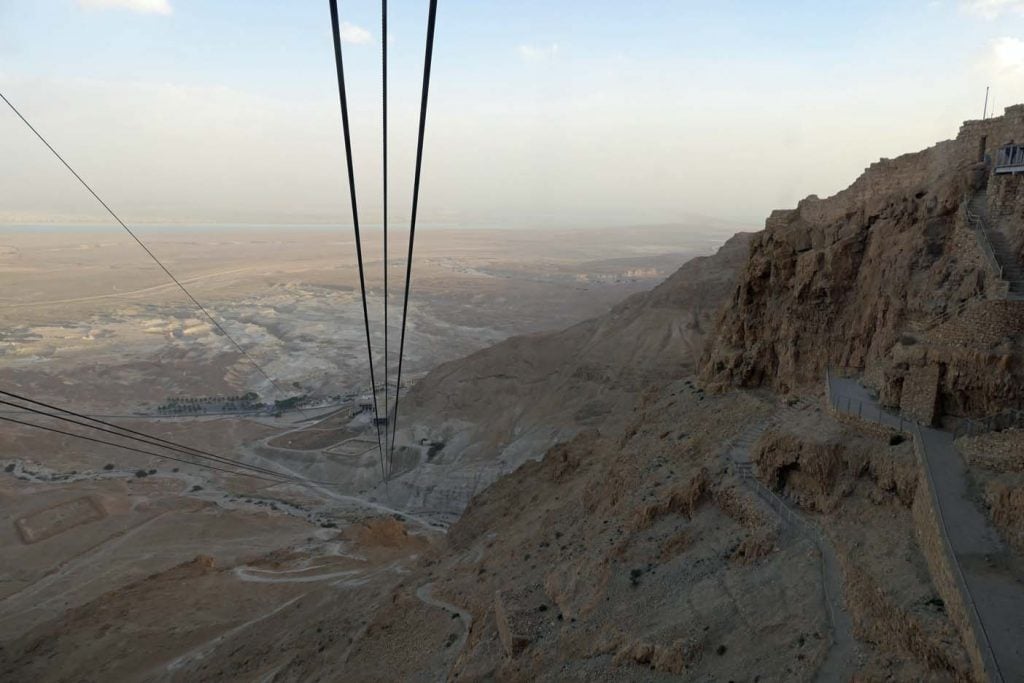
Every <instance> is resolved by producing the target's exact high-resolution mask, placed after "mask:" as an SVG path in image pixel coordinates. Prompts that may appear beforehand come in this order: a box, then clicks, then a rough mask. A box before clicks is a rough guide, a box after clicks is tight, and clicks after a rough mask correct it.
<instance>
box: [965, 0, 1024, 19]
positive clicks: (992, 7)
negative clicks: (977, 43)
mask: <svg viewBox="0 0 1024 683" xmlns="http://www.w3.org/2000/svg"><path fill="white" fill-rule="evenodd" d="M960 6H961V7H963V8H964V9H965V10H967V11H968V12H970V13H971V14H977V15H978V16H981V17H984V18H985V19H995V18H997V17H999V16H1000V15H1001V14H1003V13H1004V12H1014V13H1016V14H1024V0H961V2H960Z"/></svg>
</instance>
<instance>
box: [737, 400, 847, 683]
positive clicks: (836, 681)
mask: <svg viewBox="0 0 1024 683" xmlns="http://www.w3.org/2000/svg"><path fill="white" fill-rule="evenodd" d="M784 414H785V411H782V414H780V413H776V414H775V415H773V416H772V417H770V418H768V419H767V420H764V421H763V422H759V423H757V424H754V425H752V426H751V427H748V428H747V429H746V431H744V432H743V433H742V434H740V436H739V437H737V439H736V440H735V441H733V442H732V444H730V446H729V448H728V449H727V451H726V457H727V458H728V459H730V460H731V461H732V462H733V463H734V464H735V466H736V471H737V473H738V474H739V475H740V479H741V481H742V482H743V483H744V484H746V486H747V487H749V488H750V489H751V490H753V491H754V493H756V494H757V495H758V496H759V497H760V498H761V499H762V500H764V501H765V502H766V503H767V504H768V505H769V506H770V507H771V508H772V509H773V510H774V511H775V512H776V514H778V516H779V518H780V519H781V520H782V522H783V524H785V525H786V526H788V527H789V528H791V529H793V530H794V531H796V532H797V533H798V534H800V535H801V536H803V537H804V538H805V539H806V540H807V541H808V542H810V543H811V544H812V545H813V546H814V547H815V548H817V550H818V552H819V553H820V557H821V588H822V597H823V600H824V603H825V609H826V611H827V613H828V621H829V626H831V630H832V646H831V647H830V648H829V650H828V652H827V654H826V655H825V660H824V661H823V662H822V664H821V666H820V667H819V668H818V671H817V675H816V676H815V679H816V680H818V681H821V682H823V683H844V682H845V681H849V680H851V679H852V678H853V675H854V673H855V672H856V666H855V657H856V652H857V640H856V639H855V638H854V637H853V622H852V620H851V619H850V615H849V614H848V613H847V611H846V606H845V605H844V603H843V576H842V571H841V570H840V566H839V558H838V557H837V556H836V553H835V550H834V549H833V547H832V544H831V543H829V542H828V540H827V539H826V538H825V536H824V535H823V534H822V533H821V531H820V530H819V529H818V528H817V526H815V525H814V524H813V523H812V522H810V521H809V520H807V519H805V518H804V517H803V516H802V515H801V514H800V513H799V512H797V511H796V510H794V509H793V508H792V507H791V506H789V505H787V504H786V502H785V501H783V500H782V499H781V498H779V496H778V495H776V494H775V492H774V491H772V490H770V489H769V488H768V487H766V486H765V485H764V484H762V483H761V482H760V480H758V479H757V477H755V476H754V475H753V471H752V467H753V463H752V462H751V457H750V451H751V448H753V446H754V444H755V443H756V442H757V440H758V438H759V437H760V436H761V434H763V433H764V432H765V431H767V430H768V429H769V428H771V427H773V426H775V425H778V424H779V423H780V422H782V421H783V420H784Z"/></svg>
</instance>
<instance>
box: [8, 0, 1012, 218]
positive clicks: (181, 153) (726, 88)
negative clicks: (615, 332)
mask: <svg viewBox="0 0 1024 683" xmlns="http://www.w3.org/2000/svg"><path fill="white" fill-rule="evenodd" d="M340 6H341V14H342V21H343V22H344V24H343V42H344V45H343V50H344V56H345V65H346V76H347V77H348V80H349V101H350V107H351V110H352V121H353V140H354V143H353V144H354V148H355V162H356V184H357V188H358V190H359V204H360V207H359V208H360V215H361V217H362V219H363V220H364V222H367V223H373V222H375V221H379V220H380V216H381V185H382V183H381V159H380V145H381V125H380V116H381V112H380V105H381V84H380V76H381V73H380V50H381V42H382V40H381V35H380V3H377V2H370V1H369V0H341V1H340ZM389 8H390V9H389V15H390V27H389V33H390V35H389V36H388V39H387V44H388V47H389V55H390V60H391V68H390V79H391V89H390V106H391V110H392V111H391V117H390V120H389V126H390V131H391V135H390V142H389V144H390V146H391V154H390V157H389V158H390V165H391V173H390V193H391V202H390V207H391V209H390V210H391V216H392V217H393V218H394V219H395V220H396V221H401V220H403V219H407V217H408V215H409V206H410V202H411V187H412V171H413V160H414V151H415V134H416V119H417V115H418V104H419V94H420V93H419V88H420V79H421V77H422V64H423V52H424V37H425V27H426V14H427V1H426V0H417V1H415V2H412V1H409V0H401V1H398V2H391V3H390V5H389ZM986 86H991V88H992V99H993V100H994V104H995V108H996V109H997V111H999V112H1001V111H1002V108H1003V107H1004V106H1007V105H1010V104H1012V103H1015V102H1024V0H932V1H928V0H862V1H858V2H849V1H848V0H847V1H841V2H839V1H837V2H831V1H826V0H815V1H814V2H811V1H809V0H808V1H790V2H785V1H783V0H779V1H777V2H764V1H763V0H756V1H755V0H749V1H740V0H716V1H715V2H707V1H705V0H700V1H687V0H661V1H655V0H629V1H628V2H626V1H623V0H620V1H618V2H611V1H610V0H559V1H558V2H553V1H552V0H517V1H516V2H508V1H505V2H496V1H493V0H440V2H439V10H438V18H437V36H436V45H435V53H434V69H433V75H432V82H431V91H430V105H429V115H428V124H427V137H426V149H425V160H424V171H423V183H422V189H421V205H420V212H421V213H420V215H421V220H422V221H423V222H424V223H425V224H437V225H453V226H465V227H509V226H511V227H516V226H522V227H529V226H537V227H542V226H565V227H581V228H584V227H588V226H599V227H608V226H619V225H621V226H629V225H638V224H657V223H673V222H678V221H691V220H692V219H693V217H694V216H706V217H710V218H714V219H719V220H723V221H732V222H737V223H741V224H744V225H747V224H749V225H750V226H754V227H756V226H759V225H761V224H762V223H763V220H764V218H765V217H766V216H767V214H768V213H769V212H770V211H771V210H772V209H774V208H785V207H791V206H793V205H795V203H796V202H797V201H798V200H799V199H800V198H802V197H804V196H807V195H809V194H817V195H819V196H827V195H830V194H833V193H835V192H837V191H839V190H841V189H842V188H844V187H846V186H847V185H849V184H850V183H851V182H852V181H853V180H854V179H855V178H856V177H857V176H858V175H859V174H860V173H861V172H862V171H863V169H864V168H866V167H867V166H868V165H869V164H870V163H872V162H874V161H876V160H878V159H879V158H881V157H892V156H897V155H899V154H901V153H904V152H909V151H914V150H917V149H921V148H923V147H927V146H929V145H931V144H933V143H934V142H936V141H938V140H942V139H947V138H951V137H953V136H955V135H956V132H957V129H958V127H959V125H960V123H961V122H962V121H963V120H965V119H973V118H980V116H981V114H982V107H983V100H984V96H985V88H986ZM0 92H3V93H4V95H5V96H7V97H8V98H9V99H10V100H11V101H12V102H13V103H14V104H15V106H17V107H18V108H19V109H20V110H21V112H22V113H23V114H24V115H25V116H26V117H27V118H28V119H29V120H30V121H31V122H32V123H33V124H34V125H35V126H36V127H37V128H38V129H39V131H40V132H41V133H42V134H43V135H44V136H46V137H47V138H48V140H49V141H50V142H51V144H53V145H54V147H56V148H57V149H58V150H59V151H60V152H61V154H62V155H64V157H65V158H66V159H67V160H68V161H69V162H70V163H71V164H72V166H74V167H75V168H76V170H77V171H78V172H79V173H80V174H81V175H82V176H83V177H84V178H86V180H87V181H88V182H89V183H90V184H91V185H92V186H93V188H94V189H95V190H96V191H97V192H98V193H99V194H100V196H102V197H103V198H104V199H105V200H106V201H107V203H108V204H110V205H111V206H112V207H113V208H114V209H115V211H117V212H118V213H119V214H121V217H122V218H123V219H125V220H126V221H127V222H128V223H135V224H142V223H193V224H206V223H231V224H237V223H251V224H268V223H269V224H282V225H300V224H311V223H329V224H347V223H349V222H350V221H351V213H350V211H351V209H350V204H349V200H348V193H347V185H346V183H347V180H346V178H347V176H346V173H345V166H344V151H343V146H342V138H341V124H340V114H339V109H338V94H337V84H336V78H335V73H334V62H333V54H332V44H331V31H330V15H329V11H328V4H327V0H322V1H321V0H316V1H313V0H302V1H297V0H247V1H246V2H234V1H231V0H217V1H211V0H0ZM94 221H95V222H103V221H106V219H104V214H103V212H102V209H101V208H99V207H98V205H97V204H96V203H95V200H93V199H92V198H91V197H90V196H89V195H88V194H87V193H86V192H85V191H84V190H83V189H82V188H81V187H80V186H78V185H76V183H75V181H74V179H73V178H72V177H71V176H70V175H69V174H68V173H67V171H66V170H64V169H63V168H62V167H61V166H60V165H59V162H57V161H56V160H55V159H54V158H53V157H52V156H50V153H49V152H48V151H47V150H46V149H45V148H44V147H43V146H42V144H41V143H40V142H39V141H38V140H37V139H35V138H34V137H33V136H32V134H31V132H30V131H28V129H27V128H25V126H24V124H22V123H21V122H20V121H19V120H18V119H17V118H16V117H15V116H14V114H13V113H12V112H11V111H10V110H8V109H6V108H5V107H4V106H3V105H2V103H0V222H4V223H37V222H42V223H70V222H94ZM106 222H109V221H106Z"/></svg>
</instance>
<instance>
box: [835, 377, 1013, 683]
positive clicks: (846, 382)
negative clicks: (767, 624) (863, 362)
mask: <svg viewBox="0 0 1024 683" xmlns="http://www.w3.org/2000/svg"><path fill="white" fill-rule="evenodd" d="M827 382H828V389H829V394H830V397H831V400H832V404H833V407H834V408H835V409H836V410H837V411H839V412H843V413H846V414H849V415H855V416H860V417H861V419H864V420H868V421H871V422H876V423H879V424H882V425H884V426H886V427H890V428H892V429H897V430H900V431H907V429H908V422H907V421H906V419H905V418H901V417H900V416H899V415H894V414H892V413H890V412H888V411H887V410H884V409H882V408H881V406H880V405H879V404H878V401H877V400H876V399H875V398H874V397H873V396H871V394H870V393H869V392H868V391H867V389H865V388H864V387H862V386H861V385H860V384H859V383H858V382H857V380H855V379H848V378H841V377H834V376H831V375H829V376H828V378H827ZM913 434H914V438H916V439H919V440H920V448H921V452H922V453H923V456H924V467H926V468H927V472H926V475H927V476H926V477H925V479H926V481H927V482H928V483H929V485H930V486H931V487H932V488H933V492H934V495H935V500H936V501H937V503H938V505H937V506H938V514H939V516H940V518H941V522H942V527H943V528H944V532H945V535H946V540H947V541H948V543H949V545H950V547H951V548H952V552H953V555H954V559H955V562H956V563H957V564H958V565H959V572H960V574H961V575H962V576H963V579H964V583H965V584H966V588H967V595H965V596H964V598H965V602H966V603H967V604H968V605H970V604H972V603H973V605H974V608H975V610H976V615H977V618H978V621H979V622H980V625H981V632H980V633H979V634H978V638H979V639H981V640H984V641H987V642H982V643H979V645H980V647H981V648H982V649H983V650H988V649H989V648H990V652H991V654H992V656H993V657H994V660H995V667H994V670H993V671H991V672H990V676H991V677H992V679H993V680H996V681H1006V682H1007V683H1009V682H1011V681H1024V582H1022V581H1021V578H1020V576H1019V575H1018V572H1016V571H1014V568H1013V567H1014V563H1015V559H1014V557H1013V554H1012V552H1011V551H1010V550H1009V549H1008V548H1007V546H1006V544H1005V543H1004V542H1003V540H1002V538H1000V536H999V533H998V532H997V531H996V530H995V528H994V527H993V526H992V524H991V523H990V522H989V519H988V517H987V516H986V515H985V513H984V511H983V510H982V509H981V508H980V507H979V505H978V502H977V501H976V499H974V498H972V497H971V495H970V480H969V477H968V472H967V466H966V464H965V463H964V460H963V458H962V457H961V455H960V453H959V452H958V451H957V449H956V445H955V443H954V441H953V435H952V434H951V433H949V432H946V431H942V430H939V429H933V428H931V427H925V426H921V425H914V426H913Z"/></svg>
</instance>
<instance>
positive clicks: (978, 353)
mask: <svg viewBox="0 0 1024 683" xmlns="http://www.w3.org/2000/svg"><path fill="white" fill-rule="evenodd" d="M1022 135H1024V107H1011V108H1009V109H1007V114H1006V116H1004V117H999V118H994V119H988V120H986V121H977V122H968V123H966V124H964V126H963V128H962V129H961V131H960V134H959V135H958V136H957V138H956V139H955V140H949V141H945V142H940V143H938V144H937V145H935V146H933V147H931V148H929V149H926V150H923V151H921V152H917V153H913V154H906V155H903V156H901V157H899V158H897V159H891V160H890V159H883V160H882V161H880V162H878V163H875V164H872V165H871V166H870V167H869V168H868V169H867V170H866V171H865V172H864V174H863V175H862V176H861V177H860V178H858V179H857V181H856V182H855V183H854V184H853V185H851V186H850V187H849V188H848V189H846V190H843V191H842V192H839V193H838V194H836V195H834V196H832V197H829V198H827V199H819V198H817V197H814V196H811V197H808V198H807V199H805V200H803V201H801V202H800V203H799V205H798V206H797V208H796V209H793V210H785V211H775V212H773V213H772V215H771V216H770V217H769V218H768V220H767V222H766V225H765V231H764V232H763V233H760V234H759V235H758V236H756V237H755V238H754V239H753V241H752V242H751V248H750V260H749V262H748V263H747V264H746V266H745V267H744V269H743V271H742V274H741V276H740V278H739V282H738V284H737V285H736V287H735V289H734V291H733V292H732V294H731V296H730V298H729V302H728V305H726V306H725V307H724V308H723V310H722V316H721V319H720V321H719V325H718V327H717V333H716V335H715V338H714V339H713V341H712V342H711V343H710V344H709V346H708V349H707V351H706V353H705V356H704V359H703V363H702V376H703V378H704V379H705V381H707V382H708V383H709V384H711V385H713V386H718V387H722V386H727V385H738V386H747V387H755V386H770V387H773V388H775V389H777V390H780V391H788V390H791V389H793V388H795V387H798V386H801V385H807V384H811V383H817V382H820V381H821V378H822V376H823V374H824V371H825V368H826V366H832V367H835V368H839V369H841V370H848V371H856V372H860V373H865V374H866V376H867V379H868V380H869V381H870V382H872V383H874V384H875V385H876V386H877V387H878V388H880V389H882V390H883V399H884V400H885V401H886V402H887V403H888V404H890V405H894V406H902V407H903V408H904V409H905V411H906V412H908V413H910V414H911V415H912V416H914V417H918V418H920V419H924V420H925V421H926V422H930V421H932V420H933V419H936V418H937V417H939V416H940V415H942V414H949V415H984V414H988V413H991V412H996V411H997V410H1000V409H1002V408H1003V407H1005V406H1006V405H1013V404H1014V403H1015V402H1019V401H1021V400H1024V381H1022V380H1024V362H1022V360H1024V348H1022V339H1021V338H1022V336H1024V335H1022V334H1021V333H1022V332H1024V330H1022V329H1019V324H1016V323H1015V322H1014V321H1015V320H1016V321H1019V320H1021V319H1024V308H1022V306H1024V303H1022V302H1020V301H1012V300H1011V301H1005V300H1004V299H1006V298H1007V283H1006V282H1004V281H1003V280H1001V279H1000V277H999V273H998V269H997V268H996V267H995V266H994V264H993V262H992V259H991V258H990V257H989V255H988V254H987V253H986V251H985V247H984V244H983V243H984V241H985V239H982V237H983V236H982V235H979V231H978V230H977V229H975V228H974V227H973V226H972V223H971V222H970V221H968V220H967V209H968V207H969V206H970V207H971V208H973V209H974V210H976V211H977V212H981V213H986V214H988V215H989V217H990V220H989V228H990V229H993V230H995V229H1000V230H1005V231H1006V233H1007V238H1008V239H1010V240H1012V241H1014V243H1016V242H1019V238H1020V236H1021V234H1024V231H1022V230H1021V227H1020V226H1021V225H1022V224H1024V223H1022V221H1021V220H1020V219H1021V218H1022V217H1024V204H1022V203H1021V202H1020V201H1019V200H1018V199H1016V198H1017V197H1018V196H1019V195H1017V194H1016V193H1015V191H1014V190H1013V187H1011V185H1014V186H1015V184H1016V183H1017V182H1018V181H1016V180H1014V179H1012V178H1010V177H1008V176H995V175H992V174H991V173H990V171H991V167H986V166H985V164H984V162H981V163H979V159H983V158H984V157H985V155H987V156H988V157H989V158H991V157H993V156H994V155H995V153H996V150H997V148H998V147H999V146H1000V145H1001V144H1002V143H1004V142H1007V141H1009V140H1013V139H1021V137H1022ZM993 365H994V366H997V367H999V368H1001V369H1002V370H1003V372H1002V373H993V372H991V371H990V369H991V368H992V367H993Z"/></svg>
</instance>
